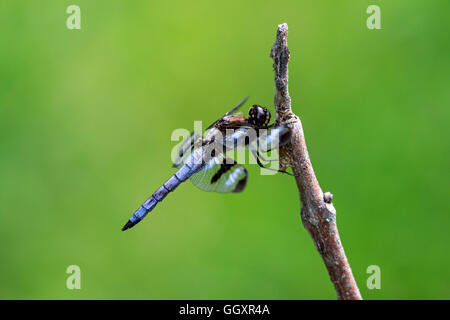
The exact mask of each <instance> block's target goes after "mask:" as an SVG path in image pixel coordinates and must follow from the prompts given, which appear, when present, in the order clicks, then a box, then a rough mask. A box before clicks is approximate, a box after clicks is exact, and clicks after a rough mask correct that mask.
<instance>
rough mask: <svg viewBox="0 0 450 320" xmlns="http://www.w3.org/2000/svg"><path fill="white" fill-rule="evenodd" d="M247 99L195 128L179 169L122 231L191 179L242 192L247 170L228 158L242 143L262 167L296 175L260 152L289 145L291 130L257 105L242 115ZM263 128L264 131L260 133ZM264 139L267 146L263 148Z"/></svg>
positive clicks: (183, 146) (183, 147)
mask: <svg viewBox="0 0 450 320" xmlns="http://www.w3.org/2000/svg"><path fill="white" fill-rule="evenodd" d="M247 99H248V97H246V98H244V99H243V100H242V101H241V102H240V103H239V104H237V105H236V106H235V107H234V108H232V109H231V110H230V111H228V112H227V113H225V114H224V115H223V116H222V117H220V118H219V119H217V120H216V121H214V122H213V123H212V124H211V125H210V126H209V127H208V128H207V129H206V130H205V133H204V134H203V135H202V134H201V133H199V132H196V131H194V132H193V133H192V134H191V135H190V136H189V137H188V138H187V139H186V140H184V141H183V142H182V143H181V145H180V146H179V148H178V152H177V154H176V157H175V159H173V160H174V163H173V167H174V168H176V169H177V172H176V173H175V174H173V175H172V177H171V178H170V179H169V180H167V181H166V182H165V183H164V184H163V185H162V186H161V187H160V188H158V189H157V190H156V191H155V192H154V193H153V194H152V195H151V196H150V197H149V198H148V199H147V201H145V202H144V203H143V204H142V205H141V206H140V207H139V208H138V209H137V210H136V211H135V212H134V214H133V215H132V216H131V218H130V219H129V220H128V221H127V223H126V224H125V225H124V226H123V227H122V231H125V230H127V229H130V228H132V227H134V226H135V225H136V224H137V223H139V222H140V221H142V219H144V218H145V217H146V216H147V214H148V213H149V212H151V211H152V210H153V209H154V208H155V207H156V205H157V204H158V203H160V202H161V201H163V199H164V198H165V197H166V196H167V195H168V194H169V193H170V192H173V191H174V190H175V189H176V188H177V187H178V186H179V185H180V184H181V183H183V182H185V181H186V180H188V179H189V180H190V181H191V182H192V183H193V184H194V185H195V186H196V187H198V188H199V189H201V190H203V191H208V192H218V193H239V192H242V191H243V190H244V189H245V187H246V185H247V180H248V172H247V169H246V168H245V167H244V166H243V165H242V164H239V163H238V162H236V161H235V160H234V159H232V158H229V157H227V151H230V150H235V149H237V148H238V147H239V146H243V147H244V148H246V147H249V149H250V151H251V152H252V154H253V156H254V157H255V158H256V162H257V164H258V165H259V166H260V167H262V168H265V169H269V170H274V171H278V172H281V173H285V174H288V175H293V174H291V173H289V172H287V171H285V170H281V169H275V168H269V167H265V166H264V165H263V163H262V161H268V160H266V159H264V158H263V157H262V156H261V154H260V151H264V152H268V151H271V150H273V149H274V148H276V147H279V146H282V145H284V144H286V143H287V142H288V141H289V139H290V137H291V130H290V129H289V128H288V127H286V126H282V125H275V124H271V125H269V122H270V119H271V114H270V112H269V110H268V109H267V108H265V107H262V106H260V105H257V104H255V105H253V106H251V107H250V109H249V111H248V117H245V116H244V115H242V113H240V112H238V111H239V109H240V108H241V107H242V106H243V105H244V103H245V102H246V101H247ZM261 131H263V134H260V132H261ZM249 133H252V134H249ZM261 139H263V142H264V146H265V148H262V147H261V144H260V141H261ZM255 141H257V143H256V147H255V146H254V144H255V143H254V142H255ZM269 161H270V160H269Z"/></svg>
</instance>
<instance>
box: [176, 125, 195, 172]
mask: <svg viewBox="0 0 450 320" xmlns="http://www.w3.org/2000/svg"><path fill="white" fill-rule="evenodd" d="M201 140H202V136H201V134H200V133H199V132H196V131H194V132H192V133H191V135H190V136H189V137H188V138H187V139H186V140H184V141H183V143H182V144H181V145H180V147H179V148H178V150H177V153H176V156H175V159H174V162H173V164H172V167H174V168H179V167H181V166H182V165H183V163H184V161H185V160H186V158H187V157H188V156H189V154H190V153H191V152H192V150H193V149H194V146H197V145H201V144H202V142H201Z"/></svg>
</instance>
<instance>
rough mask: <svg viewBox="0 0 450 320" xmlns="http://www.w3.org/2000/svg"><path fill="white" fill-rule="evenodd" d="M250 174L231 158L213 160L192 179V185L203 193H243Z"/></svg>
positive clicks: (220, 157) (221, 157)
mask: <svg viewBox="0 0 450 320" xmlns="http://www.w3.org/2000/svg"><path fill="white" fill-rule="evenodd" d="M247 178H248V172H247V170H246V169H245V168H244V167H243V166H242V165H240V164H237V163H236V162H235V161H234V160H232V159H230V158H225V157H223V156H219V157H216V158H213V159H211V160H210V161H209V162H207V163H206V164H205V166H204V167H203V169H202V170H200V171H199V172H197V173H196V174H194V175H192V176H191V177H190V179H191V181H192V183H193V184H194V185H195V186H196V187H198V188H199V189H201V190H203V191H209V192H219V193H228V192H241V191H242V190H244V188H245V186H246V185H247Z"/></svg>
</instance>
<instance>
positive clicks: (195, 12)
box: [0, 0, 450, 299]
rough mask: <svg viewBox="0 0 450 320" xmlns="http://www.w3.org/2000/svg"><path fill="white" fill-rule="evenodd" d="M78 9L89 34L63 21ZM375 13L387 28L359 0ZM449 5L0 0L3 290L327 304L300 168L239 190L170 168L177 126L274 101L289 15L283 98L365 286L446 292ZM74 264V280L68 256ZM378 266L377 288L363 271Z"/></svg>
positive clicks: (423, 1) (402, 292) (26, 294)
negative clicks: (158, 199)
mask: <svg viewBox="0 0 450 320" xmlns="http://www.w3.org/2000/svg"><path fill="white" fill-rule="evenodd" d="M74 3H75V4H78V5H79V6H80V7H81V15H82V29H81V30H68V29H67V28H66V24H65V23H66V19H67V17H68V15H67V14H66V12H65V11H66V8H67V6H68V5H70V4H74ZM369 4H378V5H379V6H380V7H381V18H382V30H368V29H367V27H366V18H367V16H368V15H367V14H366V8H367V6H368V5H369ZM449 10H450V2H449V1H448V0H434V1H427V0H415V1H406V0H397V1H385V0H371V1H353V0H345V1H331V0H328V1H325V0H323V1H299V0H296V1H283V2H282V3H276V2H273V1H272V2H270V3H266V4H264V3H262V2H261V1H247V2H242V1H226V2H220V3H219V2H215V1H196V2H192V1H191V2H186V1H166V2H164V1H143V0H141V1H132V2H131V1H125V0H121V1H115V0H101V1H87V0H76V1H72V0H71V1H66V0H64V1H58V2H55V1H49V0H45V1H13V0H6V1H5V0H4V1H2V2H1V3H0V12H2V19H1V20H0V203H1V205H0V243H1V245H0V253H1V257H2V259H1V264H0V298H3V299H15V298H23V299H50V298H51V299H93V298H101V299H119V298H125V299H133V298H137V299H171V298H177V299H188V298H191V299H229V298H233V299H303V298H307V299H316V298H322V299H334V298H335V293H334V289H333V287H332V285H331V282H330V281H329V277H328V274H327V272H326V270H325V267H324V266H323V263H322V261H321V259H320V257H319V255H318V254H317V252H316V251H315V249H314V248H313V245H312V242H311V240H310V238H309V236H308V234H307V232H306V231H305V230H304V229H303V226H302V224H301V221H300V216H299V209H300V204H299V199H298V193H297V189H296V186H295V183H294V180H293V179H292V178H291V177H288V176H284V175H275V176H261V175H259V174H258V173H259V169H258V168H257V167H256V166H252V167H250V168H249V171H250V178H249V184H248V186H247V189H246V190H245V192H244V193H242V194H238V195H236V194H232V195H220V194H210V193H205V192H201V191H199V190H198V189H196V188H195V187H194V186H193V185H192V184H190V183H186V184H184V185H182V186H181V187H180V188H179V189H178V190H177V191H176V192H175V193H173V194H171V195H170V196H169V197H168V198H166V200H165V201H164V203H163V205H160V206H158V207H157V208H156V209H155V211H154V212H153V213H152V214H151V215H150V216H148V217H147V218H146V219H145V220H144V221H143V222H142V223H141V224H139V225H138V226H137V227H136V228H134V229H132V230H130V231H127V232H120V228H121V227H122V225H123V224H124V223H125V222H126V220H127V219H128V218H129V216H130V215H131V214H132V213H133V212H134V210H135V209H136V208H137V207H138V206H139V205H140V204H141V203H142V202H143V201H144V200H145V199H146V198H147V196H149V195H150V194H151V193H152V192H153V191H154V190H155V189H156V188H158V187H159V186H160V185H161V183H163V182H164V181H165V180H166V179H167V178H168V177H169V176H170V175H171V174H173V172H174V171H173V169H172V168H171V166H170V151H171V149H172V147H173V146H174V145H175V144H176V142H171V141H170V135H171V133H172V131H173V130H174V129H176V128H191V127H192V126H193V121H194V120H204V121H205V122H206V123H209V122H211V121H213V120H215V119H216V118H217V117H218V116H220V115H222V114H223V113H224V112H225V111H226V110H228V109H229V108H230V107H231V106H233V105H234V104H235V103H237V102H238V101H240V99H242V98H243V97H244V96H245V95H247V94H249V95H250V96H251V97H250V101H249V105H250V104H253V103H259V104H262V105H266V106H270V108H273V94H274V89H273V71H272V60H271V59H270V58H269V52H270V48H271V46H272V44H273V41H274V38H275V30H276V26H277V24H279V23H282V22H287V23H288V24H289V30H290V34H289V47H290V50H291V62H290V65H289V68H290V69H289V71H290V83H289V86H290V92H291V96H292V99H293V109H294V111H295V112H296V113H297V114H298V115H299V116H301V119H302V121H303V125H304V130H305V134H306V138H307V143H308V147H309V151H310V156H311V159H312V162H313V165H314V169H315V170H316V174H317V176H318V178H319V181H320V183H321V186H322V188H323V190H324V191H331V192H332V193H333V194H334V203H335V206H336V209H337V219H338V225H339V229H340V233H341V238H342V241H343V244H344V246H345V249H346V253H347V255H348V258H349V260H350V263H351V266H352V269H353V271H354V274H355V277H356V279H357V282H358V284H359V286H360V289H361V292H362V294H363V296H364V297H365V298H370V299H393V298H400V299H409V298H425V299H431V298H447V299H448V298H450V275H449V267H450V255H449V243H450V235H449V226H450V217H449V212H450V205H449V201H448V199H449V197H448V196H449V187H448V181H449V180H450V170H449V169H450V168H449V156H450V154H449V153H450V148H449V142H448V141H449V138H450V130H449V116H450V108H449V104H450V91H449V78H450V77H449V74H450V60H449V53H450V52H449V51H450V50H449V38H448V33H449V30H450V28H449V27H450V25H449V24H450V23H449V19H448V13H449ZM71 264H76V265H79V266H80V267H81V273H82V274H81V276H82V289H81V290H73V291H70V290H68V289H67V288H66V286H65V282H66V278H67V274H66V273H65V271H66V268H67V266H69V265H71ZM369 265H379V266H380V268H381V290H368V289H367V286H366V279H367V277H368V275H367V274H366V269H367V267H368V266H369Z"/></svg>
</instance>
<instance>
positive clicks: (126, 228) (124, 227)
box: [122, 220, 135, 231]
mask: <svg viewBox="0 0 450 320" xmlns="http://www.w3.org/2000/svg"><path fill="white" fill-rule="evenodd" d="M134 225H135V224H134V223H133V222H131V221H130V220H128V222H127V223H125V225H124V226H123V227H122V231H125V230H128V229H130V228H131V227H132V226H134Z"/></svg>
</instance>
